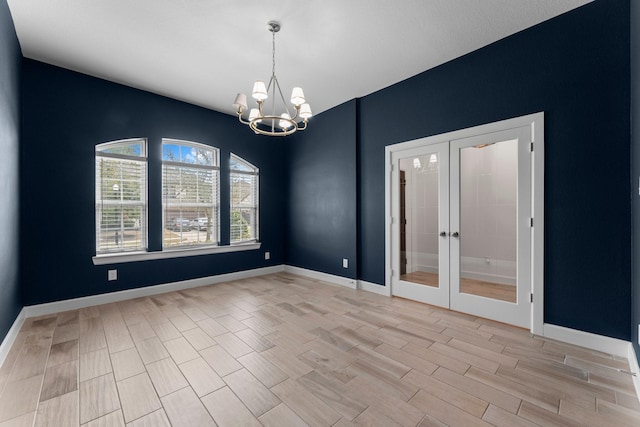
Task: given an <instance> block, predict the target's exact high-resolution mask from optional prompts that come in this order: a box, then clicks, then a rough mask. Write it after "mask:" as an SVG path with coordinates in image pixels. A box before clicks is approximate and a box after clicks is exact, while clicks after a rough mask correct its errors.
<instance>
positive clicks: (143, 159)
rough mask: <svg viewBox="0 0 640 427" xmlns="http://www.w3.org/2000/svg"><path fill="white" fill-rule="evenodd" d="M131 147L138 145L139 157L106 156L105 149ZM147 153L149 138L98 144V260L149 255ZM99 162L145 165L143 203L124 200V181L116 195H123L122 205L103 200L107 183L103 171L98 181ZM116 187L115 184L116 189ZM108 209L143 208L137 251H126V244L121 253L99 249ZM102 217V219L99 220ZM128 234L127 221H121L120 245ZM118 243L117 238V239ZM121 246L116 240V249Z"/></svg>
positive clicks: (95, 206) (96, 238) (119, 250)
mask: <svg viewBox="0 0 640 427" xmlns="http://www.w3.org/2000/svg"><path fill="white" fill-rule="evenodd" d="M132 143H139V144H140V147H141V150H140V155H130V154H120V153H110V152H107V151H106V149H108V148H110V147H118V146H127V145H131V144H132ZM147 153H148V151H147V139H146V138H126V139H120V140H115V141H109V142H103V143H100V144H96V145H95V147H94V168H95V169H94V176H95V181H94V184H95V187H94V188H95V195H94V201H95V205H94V215H95V223H94V227H95V252H96V256H97V257H105V256H115V255H122V254H130V253H140V252H146V251H147V250H148V244H149V236H148V232H149V231H148V230H149V227H148V225H149V222H148V215H149V194H148V190H149V186H148V181H149V180H148V175H149V162H148V154H147ZM99 159H113V160H121V161H129V162H136V163H139V164H140V165H142V168H143V171H142V173H141V176H140V177H139V179H140V184H141V185H140V186H141V191H140V193H141V198H142V200H141V201H140V202H138V203H136V202H132V201H129V202H126V203H125V202H124V199H123V197H122V195H123V193H124V184H123V182H122V178H121V182H120V184H121V185H122V187H123V188H122V189H118V190H115V189H114V191H119V193H120V201H119V203H118V201H114V200H110V199H105V198H104V197H102V194H103V193H102V188H103V182H104V177H103V174H102V171H101V169H100V177H99V179H98V171H99V169H98V160H99ZM115 185H117V183H116V184H114V187H115ZM105 206H117V207H121V208H122V207H123V206H140V207H141V208H142V212H141V215H140V224H139V228H140V244H139V245H138V246H136V247H135V248H134V249H131V250H126V249H125V248H126V246H124V244H123V245H122V246H121V247H120V249H118V248H115V249H113V250H99V249H100V241H101V238H102V237H103V236H102V230H101V229H102V219H101V217H102V213H103V210H104V207H105ZM99 216H100V218H99ZM125 231H126V227H125V226H124V220H123V219H122V218H121V219H120V227H119V229H118V230H116V236H118V233H119V232H122V235H121V239H122V240H121V242H124V233H125ZM116 239H117V237H116ZM117 244H118V242H117V240H116V245H117Z"/></svg>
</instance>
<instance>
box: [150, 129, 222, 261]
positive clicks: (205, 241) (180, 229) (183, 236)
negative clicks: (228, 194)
mask: <svg viewBox="0 0 640 427" xmlns="http://www.w3.org/2000/svg"><path fill="white" fill-rule="evenodd" d="M218 159H219V154H218V150H217V149H216V148H213V147H210V146H208V145H203V144H197V143H194V142H187V141H178V140H173V139H164V140H163V141H162V212H163V224H164V227H163V236H162V247H163V248H165V249H166V248H179V247H185V246H201V245H217V244H218V241H219V239H218V234H219V222H218V216H219V215H218V200H219V196H218V178H219V174H220V168H219V160H218Z"/></svg>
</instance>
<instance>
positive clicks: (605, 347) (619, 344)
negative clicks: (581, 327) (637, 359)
mask: <svg viewBox="0 0 640 427" xmlns="http://www.w3.org/2000/svg"><path fill="white" fill-rule="evenodd" d="M542 336H543V337H545V338H552V339H554V340H558V341H563V342H566V343H569V344H574V345H579V346H581V347H586V348H590V349H591V350H596V351H601V352H603V353H609V354H613V355H615V356H621V357H628V356H629V344H630V343H629V341H623V340H619V339H617V338H611V337H605V336H603V335H597V334H592V333H590V332H584V331H578V330H576V329H569V328H565V327H562V326H557V325H551V324H549V323H545V324H544V326H543V335H542Z"/></svg>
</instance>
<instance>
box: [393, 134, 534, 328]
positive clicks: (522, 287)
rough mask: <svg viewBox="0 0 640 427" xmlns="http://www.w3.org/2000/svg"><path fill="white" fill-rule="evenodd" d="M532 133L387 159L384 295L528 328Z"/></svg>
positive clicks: (454, 142) (416, 149)
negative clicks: (388, 198) (388, 218)
mask: <svg viewBox="0 0 640 427" xmlns="http://www.w3.org/2000/svg"><path fill="white" fill-rule="evenodd" d="M531 142H532V128H531V126H520V127H513V128H509V129H505V130H499V131H495V132H488V133H482V134H478V135H473V136H465V137H463V138H457V139H450V140H446V141H442V140H440V141H434V142H432V143H427V144H424V145H417V144H410V146H408V147H407V148H406V149H398V150H394V151H392V152H391V153H390V154H391V156H390V157H391V159H390V160H391V164H392V168H391V177H390V181H391V184H390V190H391V191H390V193H391V194H390V196H391V218H392V221H391V242H390V243H391V251H390V264H391V265H390V267H391V273H392V274H391V275H390V282H391V293H392V294H393V295H396V296H400V297H404V298H410V299H413V300H417V301H422V302H425V303H429V304H433V305H437V306H442V307H446V308H450V309H452V310H456V311H460V312H464V313H469V314H473V315H477V316H481V317H485V318H489V319H494V320H498V321H501V322H505V323H509V324H513V325H517V326H521V327H525V328H531V318H532V311H531V307H532V306H531V299H530V297H531V295H532V252H531V251H532V218H533V213H532V153H531V147H532V145H531Z"/></svg>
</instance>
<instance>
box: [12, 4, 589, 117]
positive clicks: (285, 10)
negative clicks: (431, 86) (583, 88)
mask: <svg viewBox="0 0 640 427" xmlns="http://www.w3.org/2000/svg"><path fill="white" fill-rule="evenodd" d="M590 1H591V0H481V1H480V0H395V1H392V0H244V1H239V0H7V2H8V4H9V8H10V10H11V14H12V16H13V20H14V23H15V27H16V32H17V35H18V39H19V41H20V45H21V48H22V53H23V55H24V56H25V57H27V58H32V59H36V60H39V61H42V62H46V63H50V64H54V65H58V66H60V67H64V68H68V69H71V70H75V71H79V72H82V73H85V74H89V75H92V76H96V77H101V78H103V79H107V80H111V81H114V82H118V83H122V84H125V85H128V86H133V87H136V88H140V89H144V90H147V91H150V92H154V93H158V94H161V95H165V96H168V97H171V98H176V99H180V100H183V101H187V102H190V103H193V104H196V105H201V106H204V107H207V108H211V109H213V110H216V111H221V112H224V113H229V114H232V113H233V107H232V106H231V104H232V102H233V100H234V98H235V95H236V93H237V92H245V93H247V94H248V95H249V94H250V92H251V88H252V85H253V82H254V81H255V80H265V81H268V80H269V77H270V75H271V33H270V32H268V30H267V25H266V24H267V22H268V21H270V20H277V21H279V22H280V23H281V25H282V30H281V31H280V32H279V33H278V34H277V35H276V75H277V76H278V80H279V81H280V85H281V86H282V89H283V92H285V93H284V95H285V99H288V96H289V94H290V91H291V88H292V87H293V86H301V87H302V88H303V89H304V91H305V95H306V98H307V101H308V102H309V103H310V104H311V108H312V109H313V111H314V113H315V114H317V113H320V112H322V111H325V110H327V109H329V108H332V107H334V106H336V105H339V104H341V103H343V102H345V101H348V100H350V99H353V98H356V97H361V96H364V95H367V94H369V93H372V92H375V91H377V90H379V89H382V88H384V87H386V86H389V85H391V84H393V83H397V82H399V81H401V80H404V79H406V78H408V77H411V76H413V75H416V74H418V73H420V72H422V71H425V70H427V69H430V68H433V67H435V66H438V65H440V64H443V63H445V62H447V61H449V60H451V59H454V58H456V57H459V56H461V55H464V54H466V53H469V52H471V51H473V50H476V49H478V48H480V47H482V46H485V45H487V44H490V43H492V42H494V41H497V40H499V39H501V38H504V37H506V36H508V35H510V34H513V33H515V32H518V31H521V30H523V29H525V28H528V27H530V26H533V25H535V24H538V23H540V22H542V21H545V20H547V19H550V18H552V17H554V16H556V15H559V14H562V13H564V12H567V11H569V10H571V9H574V8H576V7H579V6H581V5H584V4H586V3H589V2H590Z"/></svg>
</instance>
